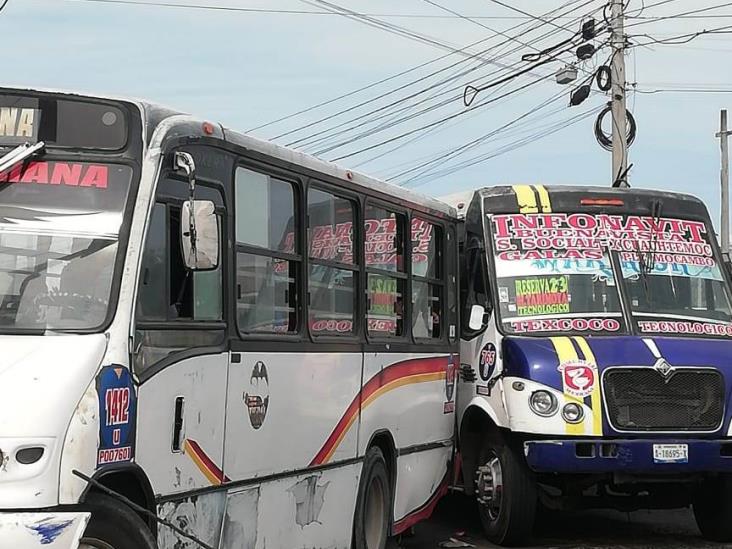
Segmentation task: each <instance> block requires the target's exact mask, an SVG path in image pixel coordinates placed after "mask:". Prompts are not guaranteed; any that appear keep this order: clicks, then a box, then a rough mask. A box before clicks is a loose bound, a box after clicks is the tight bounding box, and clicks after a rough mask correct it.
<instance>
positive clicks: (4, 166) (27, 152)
mask: <svg viewBox="0 0 732 549" xmlns="http://www.w3.org/2000/svg"><path fill="white" fill-rule="evenodd" d="M45 148H46V144H45V143H44V142H43V141H39V142H38V143H35V144H33V145H31V144H30V143H24V144H23V145H20V146H18V147H15V148H14V149H13V150H12V151H10V152H9V153H8V154H6V155H5V156H3V157H2V158H0V173H3V172H6V171H7V170H9V169H10V168H12V167H13V166H15V165H16V164H17V163H18V162H23V160H27V159H28V158H30V157H31V156H33V155H35V154H38V153H39V152H41V151H42V150H43V149H45Z"/></svg>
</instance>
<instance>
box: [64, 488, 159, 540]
mask: <svg viewBox="0 0 732 549" xmlns="http://www.w3.org/2000/svg"><path fill="white" fill-rule="evenodd" d="M84 510H85V511H89V512H91V518H90V519H89V525H88V526H87V527H86V530H85V531H84V536H83V537H82V538H81V543H80V544H79V549H157V544H156V543H155V538H154V537H153V535H152V532H150V529H149V528H148V527H147V524H145V522H144V521H143V520H142V519H141V518H140V516H139V515H138V514H137V513H135V512H134V511H133V510H132V509H130V508H129V507H128V506H127V505H125V504H124V503H122V502H119V501H117V500H116V499H114V498H111V497H109V496H105V495H104V494H90V495H89V497H88V498H87V500H86V502H85V504H84Z"/></svg>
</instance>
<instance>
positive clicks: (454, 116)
mask: <svg viewBox="0 0 732 549" xmlns="http://www.w3.org/2000/svg"><path fill="white" fill-rule="evenodd" d="M539 82H542V80H532V81H531V82H529V83H528V84H524V85H523V86H521V87H520V88H517V89H515V90H512V91H509V92H507V93H506V94H504V95H501V96H499V97H496V98H492V99H490V100H487V101H484V102H483V103H480V104H479V105H477V106H476V107H475V108H478V107H483V106H485V105H488V104H490V103H495V102H496V101H498V100H499V99H503V98H504V97H508V96H509V95H512V94H514V93H516V92H518V91H520V90H522V89H525V88H527V87H530V86H533V85H536V84H538V83H539ZM469 112H471V111H470V110H461V111H458V112H457V113H454V114H451V115H449V116H446V117H444V118H441V119H439V120H436V121H434V122H431V123H429V124H427V125H425V126H422V127H420V128H416V129H413V130H409V131H407V132H404V133H402V134H400V135H397V136H395V137H392V138H390V139H387V140H384V141H380V142H379V143H376V144H374V145H369V146H367V147H364V148H362V149H359V150H357V151H355V152H352V153H348V154H344V155H341V156H339V157H337V158H333V159H332V160H331V161H332V162H337V161H339V160H344V159H346V158H350V157H352V156H357V155H359V154H362V153H364V152H368V151H371V150H374V149H377V148H379V147H383V146H384V145H388V144H389V143H393V142H394V141H398V140H400V139H403V138H405V137H409V136H410V135H413V134H414V133H416V132H418V131H421V130H426V129H429V128H432V127H433V126H436V125H438V124H442V123H444V122H447V121H448V120H452V119H454V118H458V117H460V116H464V115H465V114H466V113H469ZM353 141H355V140H351V141H349V142H346V143H343V144H342V145H341V146H345V145H349V144H350V143H351V142H353ZM330 150H332V149H330ZM323 152H329V151H323ZM321 154H322V153H321Z"/></svg>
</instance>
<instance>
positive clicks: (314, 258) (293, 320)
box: [222, 167, 362, 548]
mask: <svg viewBox="0 0 732 549" xmlns="http://www.w3.org/2000/svg"><path fill="white" fill-rule="evenodd" d="M234 194H235V197H236V207H235V228H236V230H235V233H236V258H235V261H236V276H235V290H234V292H235V295H236V322H237V328H238V331H239V337H240V340H238V341H237V340H236V338H235V341H234V342H233V343H232V352H231V357H230V364H229V380H228V394H227V413H226V416H227V419H226V441H225V455H224V462H225V474H226V477H227V478H228V479H230V480H231V481H232V482H233V483H238V484H239V487H238V488H236V489H234V490H232V491H231V492H230V495H229V502H228V511H227V512H228V514H229V515H232V520H239V521H242V520H244V521H246V522H245V524H249V525H252V524H253V523H252V522H251V520H255V521H256V524H257V527H256V528H245V529H244V532H243V533H241V534H240V535H238V534H236V532H234V531H233V530H232V531H231V533H230V537H227V536H229V534H226V532H225V539H224V543H223V545H222V547H237V548H238V547H250V546H251V547H253V546H254V545H253V544H254V543H255V541H256V539H257V537H258V539H260V541H261V540H262V539H266V540H267V544H268V545H272V546H273V547H295V546H302V545H305V544H307V545H308V546H317V547H320V546H328V547H330V546H341V545H343V544H347V543H348V542H349V540H350V535H351V534H350V532H351V531H350V527H351V521H352V519H353V516H352V507H351V505H350V502H352V501H355V497H356V489H357V482H358V474H357V469H356V461H355V458H356V437H357V433H358V421H357V420H358V402H359V401H358V395H359V389H360V382H361V366H362V352H361V345H360V341H359V339H358V337H357V335H356V334H357V327H358V322H357V321H356V310H357V309H356V307H357V297H358V293H357V292H358V290H357V288H358V259H357V258H358V254H356V253H354V246H355V245H354V242H353V239H352V225H353V221H354V218H356V215H357V203H356V202H355V201H352V200H349V199H346V198H343V197H341V196H338V195H336V194H335V193H331V192H330V191H327V190H325V189H321V188H319V187H318V188H316V187H315V186H313V185H311V186H310V188H309V189H308V191H307V193H305V192H303V188H302V186H301V185H300V182H299V181H298V180H297V179H296V178H292V177H288V176H287V175H286V174H283V175H275V174H274V173H269V172H268V171H266V170H263V169H258V168H253V167H252V168H250V167H238V168H237V169H236V172H235V193H234ZM306 223H307V224H308V226H307V229H306ZM306 243H307V248H308V252H307V253H305V252H304V250H305V247H306ZM322 466H332V467H327V468H326V469H322ZM312 467H318V470H317V471H315V472H309V471H310V469H311V468H312ZM261 478H266V479H267V478H268V480H265V481H260V480H259V479H261ZM345 502H349V504H346V505H344V503H345ZM233 514H236V515H237V516H238V518H236V519H235V518H234V516H233ZM252 517H253V518H252ZM283 524H284V525H287V526H283ZM323 525H328V526H327V528H326V527H325V526H323ZM237 535H238V536H239V537H237ZM252 535H254V536H255V537H254V538H252V539H250V537H251V536H252ZM242 540H243V542H242Z"/></svg>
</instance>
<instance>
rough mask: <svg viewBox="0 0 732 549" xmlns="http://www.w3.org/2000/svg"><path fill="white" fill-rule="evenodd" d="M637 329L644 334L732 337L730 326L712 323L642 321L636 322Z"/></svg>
mask: <svg viewBox="0 0 732 549" xmlns="http://www.w3.org/2000/svg"><path fill="white" fill-rule="evenodd" d="M638 329H639V330H640V331H641V332H642V333H644V334H648V333H657V334H658V333H661V334H678V335H708V336H727V337H732V325H730V324H714V323H712V322H686V321H671V320H642V321H639V322H638Z"/></svg>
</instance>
